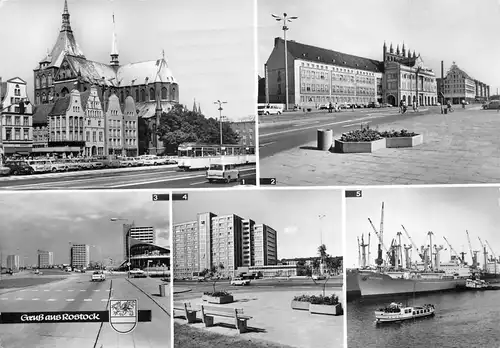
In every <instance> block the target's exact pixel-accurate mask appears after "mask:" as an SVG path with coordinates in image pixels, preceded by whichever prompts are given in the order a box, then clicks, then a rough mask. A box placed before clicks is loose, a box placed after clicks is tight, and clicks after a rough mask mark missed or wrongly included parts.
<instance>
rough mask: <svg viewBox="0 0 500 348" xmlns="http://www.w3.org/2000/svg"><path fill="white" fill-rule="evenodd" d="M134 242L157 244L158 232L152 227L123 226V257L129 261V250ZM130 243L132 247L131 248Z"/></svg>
mask: <svg viewBox="0 0 500 348" xmlns="http://www.w3.org/2000/svg"><path fill="white" fill-rule="evenodd" d="M132 240H136V241H139V242H144V243H150V244H155V243H156V232H155V229H154V227H151V226H135V224H134V223H132V224H123V257H124V259H127V258H128V256H129V253H128V252H129V249H130V247H131V246H132V245H133V244H134V243H133V241H132ZM129 242H130V246H129Z"/></svg>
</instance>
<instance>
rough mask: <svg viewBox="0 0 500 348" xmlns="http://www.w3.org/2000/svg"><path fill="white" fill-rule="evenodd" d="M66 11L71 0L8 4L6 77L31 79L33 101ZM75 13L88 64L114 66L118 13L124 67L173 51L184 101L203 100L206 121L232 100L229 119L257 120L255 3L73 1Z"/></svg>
mask: <svg viewBox="0 0 500 348" xmlns="http://www.w3.org/2000/svg"><path fill="white" fill-rule="evenodd" d="M63 8H64V0H44V1H40V0H0V31H1V32H2V33H4V35H2V49H1V50H2V52H3V54H2V55H1V57H0V76H1V77H2V78H3V80H4V81H5V80H8V79H10V78H12V77H16V76H19V77H21V78H23V79H24V80H25V81H27V83H28V90H29V91H30V93H31V95H30V98H31V99H32V100H33V69H34V68H35V67H37V65H38V62H39V61H40V60H41V59H43V58H44V57H45V56H46V52H47V49H52V47H53V46H54V44H55V41H56V38H57V35H58V33H59V30H60V27H61V14H62V12H63ZM68 8H69V13H70V21H71V27H72V29H73V33H74V35H75V38H76V41H77V42H78V44H79V45H80V48H81V49H82V50H83V53H84V54H85V56H86V57H87V59H90V60H94V61H98V62H102V63H109V61H110V55H109V54H110V51H111V42H112V30H113V26H112V15H113V13H114V15H115V22H116V31H117V38H118V49H119V54H120V56H119V59H120V63H121V64H126V63H131V62H140V61H147V60H156V59H159V58H161V56H162V50H165V58H166V59H167V62H168V65H169V68H170V69H171V70H172V72H173V75H174V77H175V78H176V79H177V82H178V84H179V94H180V102H181V103H182V104H185V105H187V106H188V107H189V109H191V108H192V106H193V100H194V98H196V101H197V102H199V103H200V106H201V110H202V112H203V114H205V116H207V117H217V118H218V117H219V111H218V106H217V105H214V101H216V100H221V101H227V104H226V105H224V106H223V108H224V110H223V112H222V115H223V116H226V117H228V118H229V119H231V120H232V119H234V120H238V119H246V118H249V117H250V116H254V117H255V110H256V102H255V101H256V99H257V97H256V96H257V83H256V81H257V78H256V75H257V74H256V71H255V67H256V65H255V49H254V47H255V15H254V14H255V6H254V1H253V0H239V1H234V0H214V1H205V0H185V1H182V2H178V1H177V2H176V1H171V0H170V1H167V0H119V1H118V0H114V1H113V0H68ZM9 32H10V33H17V34H16V35H8V34H7V33H9ZM21 34H22V35H21ZM6 52H9V53H8V54H5V53H6Z"/></svg>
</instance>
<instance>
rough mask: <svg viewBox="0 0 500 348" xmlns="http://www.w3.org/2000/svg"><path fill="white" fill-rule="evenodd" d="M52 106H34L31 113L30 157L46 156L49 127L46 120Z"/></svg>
mask: <svg viewBox="0 0 500 348" xmlns="http://www.w3.org/2000/svg"><path fill="white" fill-rule="evenodd" d="M53 107H54V104H40V105H36V106H35V109H34V113H33V149H32V155H36V154H39V153H41V154H46V153H47V148H48V146H49V127H48V124H47V119H48V116H49V113H50V112H51V111H52V108H53Z"/></svg>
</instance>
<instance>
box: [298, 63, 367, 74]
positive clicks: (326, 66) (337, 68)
mask: <svg viewBox="0 0 500 348" xmlns="http://www.w3.org/2000/svg"><path fill="white" fill-rule="evenodd" d="M344 63H345V62H344ZM301 66H303V67H311V68H316V69H324V70H332V71H339V72H347V73H351V74H358V75H366V76H375V74H374V73H372V72H369V71H364V70H356V69H348V68H340V67H337V66H331V65H321V64H313V63H304V62H302V63H301Z"/></svg>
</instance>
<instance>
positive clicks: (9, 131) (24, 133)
mask: <svg viewBox="0 0 500 348" xmlns="http://www.w3.org/2000/svg"><path fill="white" fill-rule="evenodd" d="M5 140H6V141H21V140H24V141H28V140H30V130H29V128H23V129H21V128H7V127H6V128H5Z"/></svg>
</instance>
